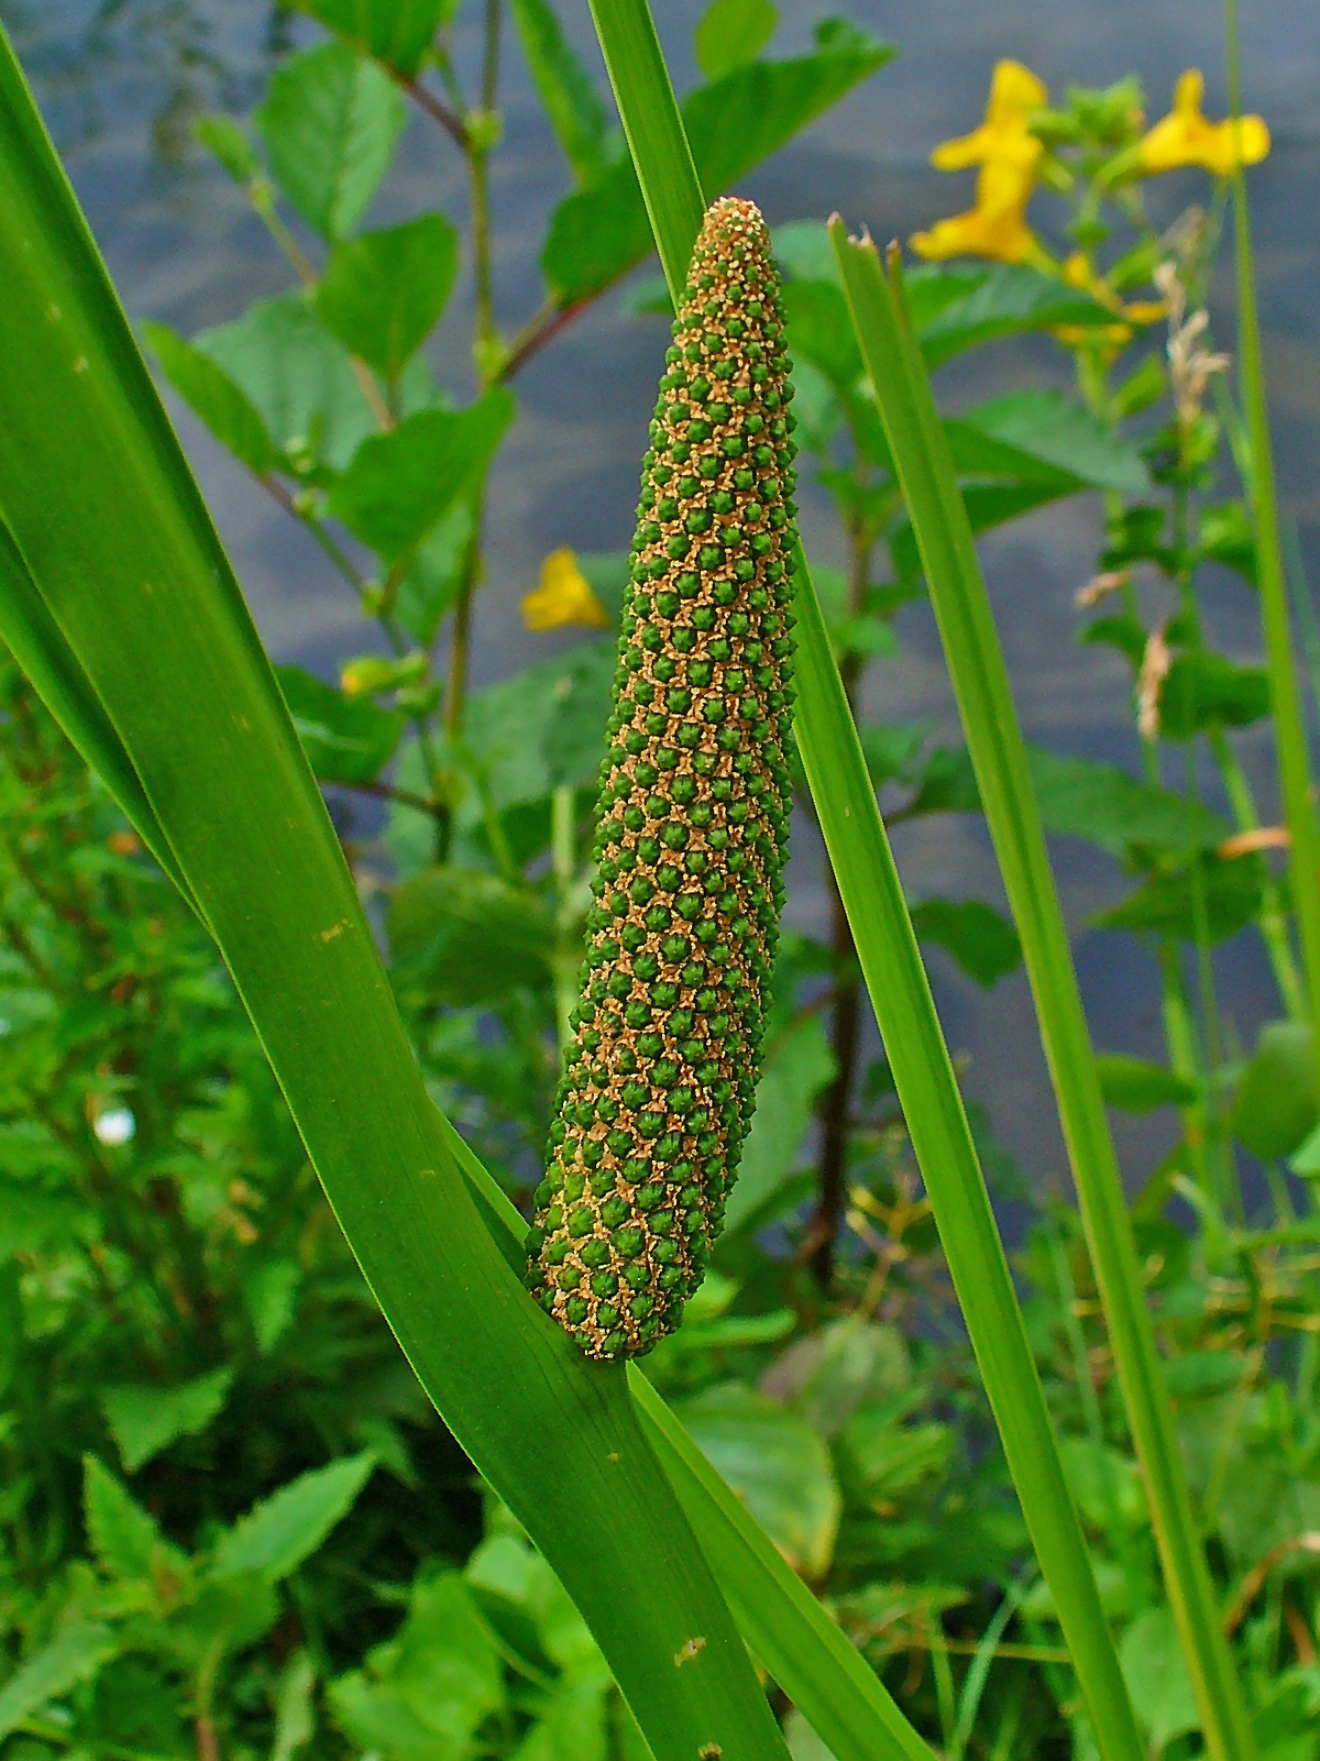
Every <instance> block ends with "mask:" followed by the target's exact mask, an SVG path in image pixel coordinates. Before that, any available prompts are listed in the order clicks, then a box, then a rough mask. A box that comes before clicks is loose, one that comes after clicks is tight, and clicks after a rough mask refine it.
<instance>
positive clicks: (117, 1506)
mask: <svg viewBox="0 0 1320 1761" xmlns="http://www.w3.org/2000/svg"><path fill="white" fill-rule="evenodd" d="M83 1515H84V1518H85V1520H86V1523H87V1538H88V1540H89V1541H90V1542H91V1544H92V1551H93V1552H94V1553H95V1554H96V1557H97V1559H98V1560H99V1561H100V1563H101V1565H102V1567H103V1568H104V1569H105V1570H106V1571H107V1572H108V1573H109V1574H110V1576H111V1577H112V1578H130V1579H131V1578H149V1577H151V1576H152V1573H153V1571H154V1569H155V1568H156V1567H157V1566H159V1565H162V1564H168V1565H170V1566H171V1567H173V1568H174V1569H176V1570H177V1569H179V1568H181V1567H182V1565H183V1563H184V1556H183V1554H182V1553H180V1552H179V1550H178V1548H176V1547H171V1546H170V1545H169V1543H168V1542H167V1541H166V1540H165V1538H164V1536H163V1535H162V1534H161V1532H160V1530H159V1529H158V1528H157V1526H156V1523H155V1521H154V1520H153V1518H152V1517H150V1516H148V1514H147V1512H146V1511H145V1510H143V1508H142V1506H141V1505H140V1504H137V1503H135V1502H134V1500H133V1499H132V1498H130V1497H129V1495H128V1493H127V1492H126V1491H125V1490H124V1488H123V1486H121V1485H120V1483H119V1481H118V1480H117V1479H116V1478H115V1476H114V1475H113V1474H112V1473H111V1472H110V1471H109V1469H108V1468H106V1467H103V1466H102V1464H101V1463H100V1462H99V1461H98V1460H97V1459H96V1457H95V1456H94V1455H85V1456H84V1457H83Z"/></svg>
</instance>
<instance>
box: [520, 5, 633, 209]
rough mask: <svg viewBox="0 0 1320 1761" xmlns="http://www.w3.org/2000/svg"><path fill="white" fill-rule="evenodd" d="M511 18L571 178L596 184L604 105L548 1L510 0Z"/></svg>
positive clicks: (604, 149) (603, 153) (604, 138)
mask: <svg viewBox="0 0 1320 1761" xmlns="http://www.w3.org/2000/svg"><path fill="white" fill-rule="evenodd" d="M513 22H514V24H515V26H516V27H517V30H518V36H519V39H520V41H521V43H522V50H523V55H524V57H525V58H526V61H527V68H528V71H529V72H530V74H531V76H532V83H533V85H535V87H536V90H537V93H538V95H539V97H540V99H541V103H542V105H543V106H544V108H545V113H546V116H547V117H548V118H549V121H550V126H551V128H553V129H554V131H555V138H556V140H557V141H558V142H559V145H560V146H561V147H562V148H563V151H564V157H565V159H567V160H568V163H569V167H570V169H571V170H572V173H573V177H574V180H575V182H577V183H578V184H579V185H581V186H582V187H584V188H588V187H590V185H592V184H593V183H596V182H597V181H598V180H599V179H600V178H601V177H602V176H603V174H604V172H605V170H606V168H607V167H608V165H609V163H610V157H611V155H610V151H609V145H608V132H607V131H608V123H607V118H606V115H605V106H604V104H603V103H602V102H601V97H600V93H599V92H598V91H597V90H596V87H595V85H594V84H593V83H592V80H591V77H590V75H589V74H588V73H587V71H586V69H585V68H584V67H583V65H582V63H581V62H580V61H579V60H578V58H577V56H576V55H575V54H574V52H573V50H572V47H571V46H570V44H569V43H568V40H567V39H566V38H565V36H564V31H563V26H562V25H561V24H560V22H559V17H558V15H557V13H556V12H555V10H554V7H553V6H552V5H551V4H550V0H513Z"/></svg>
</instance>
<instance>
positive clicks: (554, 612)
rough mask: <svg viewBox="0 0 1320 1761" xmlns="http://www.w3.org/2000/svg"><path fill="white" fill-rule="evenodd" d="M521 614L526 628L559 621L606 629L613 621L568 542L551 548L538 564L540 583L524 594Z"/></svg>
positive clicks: (552, 625) (555, 625)
mask: <svg viewBox="0 0 1320 1761" xmlns="http://www.w3.org/2000/svg"><path fill="white" fill-rule="evenodd" d="M522 615H523V622H524V623H525V624H526V626H527V628H528V629H529V630H557V629H558V628H559V626H560V625H561V624H586V625H587V627H588V628H589V629H592V630H608V629H610V628H611V626H612V624H613V621H614V620H613V619H612V618H611V617H610V614H609V613H608V612H607V611H606V609H605V607H604V606H603V605H602V604H601V602H600V601H599V599H597V598H596V595H595V594H594V593H593V592H592V591H591V584H590V583H589V582H588V580H587V578H586V576H585V575H584V574H583V573H582V571H581V569H580V568H579V567H578V565H577V558H576V557H575V556H574V555H573V552H572V551H571V550H569V549H568V547H567V546H565V547H564V548H563V549H562V550H552V551H551V552H550V555H549V556H548V557H547V558H546V559H545V561H544V562H543V563H542V564H541V581H540V585H539V586H538V587H537V589H536V591H535V592H534V593H528V594H525V595H524V597H523V602H522Z"/></svg>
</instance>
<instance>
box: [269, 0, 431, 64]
mask: <svg viewBox="0 0 1320 1761" xmlns="http://www.w3.org/2000/svg"><path fill="white" fill-rule="evenodd" d="M293 4H294V5H295V6H297V7H298V9H299V11H301V12H307V13H310V14H311V16H312V17H313V18H315V19H319V21H320V22H321V23H322V24H323V25H325V27H326V29H327V30H332V31H333V32H334V33H335V35H336V36H337V37H341V38H342V39H343V41H344V42H345V43H347V44H348V45H349V46H350V48H353V49H356V50H358V51H359V52H360V53H361V54H363V55H370V56H372V57H373V59H375V60H376V61H380V62H383V63H384V65H385V66H386V67H388V68H390V69H392V70H393V71H394V72H395V73H398V74H401V75H402V76H403V77H404V78H405V79H411V78H412V77H413V75H414V74H415V73H416V72H417V70H418V68H419V67H420V66H421V64H422V61H423V58H424V57H425V55H426V51H427V50H428V49H429V48H430V46H431V41H432V39H433V38H434V36H435V33H436V32H437V31H438V30H439V29H440V27H441V25H442V24H447V23H448V21H449V20H450V19H451V18H452V17H453V15H454V12H455V11H456V10H457V4H458V0H293Z"/></svg>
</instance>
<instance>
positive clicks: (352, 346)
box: [316, 214, 458, 380]
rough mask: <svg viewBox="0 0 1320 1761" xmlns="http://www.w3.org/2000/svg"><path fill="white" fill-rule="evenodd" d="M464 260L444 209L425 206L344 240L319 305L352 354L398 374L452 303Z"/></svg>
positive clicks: (318, 293)
mask: <svg viewBox="0 0 1320 1761" xmlns="http://www.w3.org/2000/svg"><path fill="white" fill-rule="evenodd" d="M457 268H458V234H457V233H456V232H455V231H454V228H453V227H452V226H451V225H450V224H449V222H448V221H447V220H446V219H445V217H444V215H443V214H420V215H419V216H418V217H417V219H416V220H407V221H405V222H404V223H403V225H402V226H391V227H387V228H385V229H384V230H383V231H380V232H364V233H360V234H359V235H358V237H357V238H352V239H348V240H346V241H344V242H343V243H340V244H337V245H336V246H335V247H334V249H333V250H332V251H331V253H330V261H329V262H328V263H327V264H326V268H325V274H324V276H323V277H322V280H321V285H320V286H319V287H318V289H317V290H316V310H317V313H318V315H319V317H320V319H321V322H322V323H323V324H324V325H325V327H326V329H327V330H329V331H330V332H331V333H332V334H333V335H335V336H337V337H338V338H339V340H340V342H342V343H343V345H344V347H345V348H346V349H347V350H348V351H349V353H350V354H354V355H358V356H360V357H361V359H362V360H364V361H365V362H366V363H367V365H368V366H369V367H374V368H375V369H376V371H377V372H378V373H379V374H381V375H382V376H383V377H384V378H385V379H390V380H393V379H397V378H398V377H399V374H400V373H402V371H403V369H404V367H405V366H406V365H407V363H408V362H409V360H411V358H412V356H413V355H414V354H415V353H416V352H417V350H418V349H419V348H420V347H421V345H422V344H423V342H425V340H426V338H427V336H428V335H429V334H430V332H431V330H432V328H433V327H434V325H435V324H436V322H437V321H438V320H439V317H440V314H441V313H442V312H443V311H444V309H445V304H446V302H447V301H448V299H449V293H450V289H451V288H452V287H453V285H454V273H455V271H456V269H457Z"/></svg>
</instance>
